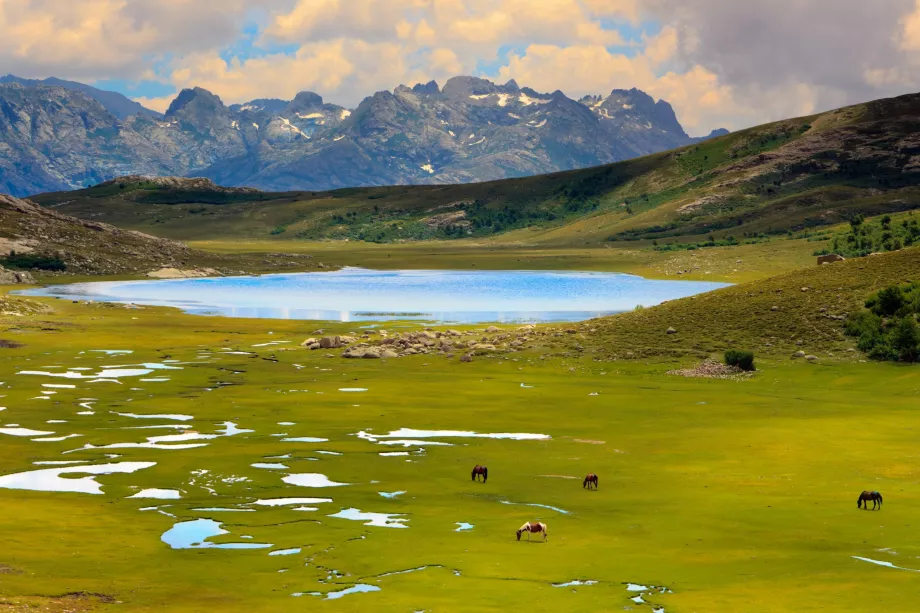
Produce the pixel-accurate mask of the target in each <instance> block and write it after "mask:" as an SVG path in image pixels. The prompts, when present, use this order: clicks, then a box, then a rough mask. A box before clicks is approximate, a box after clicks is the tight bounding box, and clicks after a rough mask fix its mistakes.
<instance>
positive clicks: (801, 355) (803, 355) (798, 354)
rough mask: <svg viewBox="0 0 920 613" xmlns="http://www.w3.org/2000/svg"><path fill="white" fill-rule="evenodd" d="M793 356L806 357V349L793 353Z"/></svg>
mask: <svg viewBox="0 0 920 613" xmlns="http://www.w3.org/2000/svg"><path fill="white" fill-rule="evenodd" d="M792 357H793V358H804V357H805V352H804V351H796V352H795V353H793V354H792Z"/></svg>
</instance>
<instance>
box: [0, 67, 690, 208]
mask: <svg viewBox="0 0 920 613" xmlns="http://www.w3.org/2000/svg"><path fill="white" fill-rule="evenodd" d="M6 80H7V81H8V82H7V83H0V109H2V112H0V148H2V149H5V150H6V151H8V152H9V155H8V157H7V159H6V163H5V164H2V165H0V186H2V187H0V188H2V189H4V190H5V191H9V192H11V193H13V194H17V195H24V194H30V193H36V192H39V191H50V190H60V189H73V188H79V187H84V186H88V185H93V184H95V183H97V182H99V181H100V180H106V179H111V178H115V177H117V176H119V175H124V174H144V175H157V176H167V175H174V176H199V177H205V178H210V179H212V180H214V181H215V182H217V183H220V184H224V185H233V186H251V187H258V188H261V189H270V190H304V189H308V190H328V189H335V188H341V187H356V186H370V185H408V184H453V183H469V182H477V181H485V180H495V179H502V178H507V177H522V176H531V175H535V174H540V173H546V172H553V171H558V170H566V169H573V168H583V167H588V166H594V165H597V164H602V163H607V162H613V161H617V160H624V159H629V158H633V157H636V156H640V155H646V154H648V153H653V152H656V151H661V150H664V149H669V148H673V147H677V146H681V145H686V144H690V143H692V142H695V139H691V138H690V137H688V136H687V134H686V133H685V132H684V130H683V129H682V128H681V126H680V124H679V123H678V121H677V118H676V116H675V115H674V111H673V110H672V109H671V107H670V105H668V104H667V102H664V101H658V102H655V101H654V100H652V99H651V98H650V97H649V96H647V95H646V94H644V93H642V92H639V91H638V90H631V91H629V92H625V91H615V92H613V93H612V94H611V96H610V97H608V98H603V99H602V98H600V97H597V98H591V99H590V100H586V101H581V102H576V101H574V100H571V99H569V98H567V97H566V96H565V95H564V94H562V93H561V92H558V91H557V92H554V93H552V94H540V93H537V92H535V91H534V90H532V89H529V88H526V87H525V88H520V87H519V86H518V85H517V83H515V82H514V81H510V82H508V83H506V84H505V85H496V84H494V83H492V82H490V81H487V80H484V79H477V78H474V77H456V78H453V79H450V80H449V81H448V82H447V83H446V84H445V85H444V88H443V89H442V88H439V87H438V85H437V83H434V82H431V83H428V84H425V85H422V84H419V85H416V86H415V87H412V88H409V87H406V86H399V87H397V88H396V89H395V90H393V91H392V92H390V91H383V92H378V93H376V94H374V95H373V96H371V97H369V98H367V99H365V100H364V101H363V102H362V103H361V104H360V105H359V106H358V108H357V109H354V110H353V111H352V110H349V109H345V108H343V107H340V106H336V105H334V104H328V103H326V102H324V101H323V99H322V98H321V97H320V96H318V95H317V94H314V93H312V92H302V93H300V94H298V95H297V97H296V98H295V99H294V100H292V101H283V100H274V99H260V100H253V101H251V102H249V103H246V104H239V105H232V106H229V107H228V106H226V105H225V104H224V103H223V102H222V101H221V99H220V98H218V97H217V96H215V95H213V94H211V93H210V92H208V91H206V90H203V89H200V88H193V89H187V90H183V91H182V92H181V93H180V94H179V95H178V96H177V97H176V99H175V100H174V101H173V103H172V104H171V105H170V108H169V109H168V110H167V112H166V113H165V115H164V116H162V117H161V116H159V115H156V114H151V113H147V112H143V109H139V108H138V107H132V108H125V107H124V105H123V104H121V103H122V102H124V100H125V99H123V97H121V98H118V99H117V100H116V101H117V102H119V104H114V103H113V101H112V100H111V99H109V98H106V97H105V96H102V95H101V94H102V93H104V92H102V93H100V92H99V90H95V89H94V88H87V87H83V88H76V89H75V88H74V87H73V86H74V84H72V83H67V82H60V83H61V84H62V86H61V87H50V86H49V85H47V84H45V83H44V82H33V81H26V80H22V79H17V78H13V77H10V78H7V79H6ZM51 82H54V83H57V81H51ZM77 85H79V84H77ZM116 96H117V95H116ZM132 110H133V111H136V112H134V113H133V114H131V113H132ZM85 113H89V114H90V115H91V116H92V118H91V121H90V123H91V124H92V126H89V125H87V126H84V127H85V128H87V129H81V128H80V126H79V125H77V124H76V123H75V118H77V119H78V118H79V117H80V116H81V115H82V114H85ZM36 122H38V123H40V124H41V126H42V129H41V135H40V136H38V137H37V136H36V135H35V134H33V130H32V125H33V124H34V123H36ZM89 128H91V129H89Z"/></svg>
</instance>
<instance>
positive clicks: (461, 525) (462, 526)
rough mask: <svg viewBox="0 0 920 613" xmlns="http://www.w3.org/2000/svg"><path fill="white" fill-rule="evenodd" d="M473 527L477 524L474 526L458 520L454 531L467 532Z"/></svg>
mask: <svg viewBox="0 0 920 613" xmlns="http://www.w3.org/2000/svg"><path fill="white" fill-rule="evenodd" d="M473 528H475V526H474V525H473V524H468V523H466V522H463V521H458V522H457V529H456V530H454V532H467V531H469V530H472V529H473Z"/></svg>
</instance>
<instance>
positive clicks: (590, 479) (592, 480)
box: [581, 473, 597, 490]
mask: <svg viewBox="0 0 920 613" xmlns="http://www.w3.org/2000/svg"><path fill="white" fill-rule="evenodd" d="M592 485H594V489H597V475H595V474H594V473H591V474H589V475H588V476H587V477H585V480H584V482H583V483H582V484H581V487H582V488H588V489H589V490H590V489H591V486H592Z"/></svg>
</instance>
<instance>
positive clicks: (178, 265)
mask: <svg viewBox="0 0 920 613" xmlns="http://www.w3.org/2000/svg"><path fill="white" fill-rule="evenodd" d="M0 265H2V266H5V267H7V268H13V269H20V270H32V271H34V272H35V273H36V274H38V275H39V276H41V275H43V274H44V275H51V274H54V275H60V274H71V275H73V274H78V275H132V276H134V275H138V274H141V275H143V274H146V273H149V272H151V271H154V270H158V269H161V268H174V269H177V270H188V269H195V268H208V269H212V271H211V274H215V273H237V272H241V271H248V272H260V271H279V270H308V269H311V268H316V267H317V266H318V263H316V262H314V261H313V259H312V258H310V257H309V256H306V255H302V254H301V255H297V254H295V255H280V254H270V253H258V254H254V255H247V254H239V253H237V254H215V253H211V252H206V251H202V250H199V249H193V248H189V247H188V246H186V245H184V244H182V243H178V242H176V241H172V240H168V239H164V238H157V237H155V236H150V235H147V234H143V233H140V232H136V231H130V230H122V229H120V228H116V227H114V226H111V225H109V224H105V223H100V222H98V221H87V220H83V219H78V218H76V217H72V216H70V215H64V214H61V213H60V212H58V211H49V210H48V209H45V208H42V207H40V206H38V205H37V204H35V203H33V202H31V201H29V200H20V199H18V198H13V197H9V196H4V195H0Z"/></svg>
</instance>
